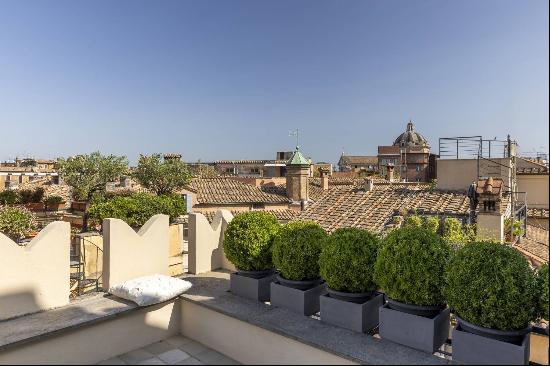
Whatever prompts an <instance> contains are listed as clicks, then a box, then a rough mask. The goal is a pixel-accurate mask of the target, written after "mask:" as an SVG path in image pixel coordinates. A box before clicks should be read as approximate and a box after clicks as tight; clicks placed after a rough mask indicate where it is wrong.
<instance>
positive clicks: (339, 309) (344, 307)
mask: <svg viewBox="0 0 550 366" xmlns="http://www.w3.org/2000/svg"><path fill="white" fill-rule="evenodd" d="M382 305H384V294H378V295H376V296H375V297H373V298H372V299H370V300H369V301H367V302H365V303H363V304H355V303H352V302H348V301H343V300H338V299H335V298H332V297H330V296H328V295H323V296H321V321H322V322H324V323H327V324H332V325H336V326H338V327H342V328H346V329H351V330H354V331H356V332H361V333H366V332H369V331H371V330H372V329H374V328H376V327H377V326H378V314H379V313H378V308H380V306H382Z"/></svg>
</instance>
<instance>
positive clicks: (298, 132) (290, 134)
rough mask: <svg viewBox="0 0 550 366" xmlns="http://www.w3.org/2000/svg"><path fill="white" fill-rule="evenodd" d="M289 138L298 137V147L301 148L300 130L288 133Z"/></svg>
mask: <svg viewBox="0 0 550 366" xmlns="http://www.w3.org/2000/svg"><path fill="white" fill-rule="evenodd" d="M288 136H294V137H296V147H299V146H300V144H299V141H300V140H299V138H300V130H299V129H295V130H291V131H289V133H288Z"/></svg>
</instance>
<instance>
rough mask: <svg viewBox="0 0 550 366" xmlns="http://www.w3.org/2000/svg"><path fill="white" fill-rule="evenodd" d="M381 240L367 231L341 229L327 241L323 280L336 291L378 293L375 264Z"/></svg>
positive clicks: (324, 246) (325, 244)
mask: <svg viewBox="0 0 550 366" xmlns="http://www.w3.org/2000/svg"><path fill="white" fill-rule="evenodd" d="M377 252H378V238H377V237H376V236H374V235H373V234H371V233H369V232H368V231H366V230H361V229H356V228H345V229H337V230H336V231H334V232H333V233H332V234H331V235H330V236H329V237H328V238H327V239H326V240H325V242H324V244H323V248H322V250H321V256H320V257H319V268H320V273H321V277H322V278H323V279H324V280H325V281H326V282H327V284H328V286H329V287H330V288H331V289H333V290H336V291H342V292H352V293H362V292H368V291H374V290H376V284H375V283H374V280H373V276H374V263H375V262H376V255H377Z"/></svg>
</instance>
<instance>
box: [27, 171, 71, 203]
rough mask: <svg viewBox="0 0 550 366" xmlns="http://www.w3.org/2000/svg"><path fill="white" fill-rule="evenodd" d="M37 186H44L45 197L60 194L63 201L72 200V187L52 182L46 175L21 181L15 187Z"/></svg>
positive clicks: (31, 187)
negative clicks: (24, 181)
mask: <svg viewBox="0 0 550 366" xmlns="http://www.w3.org/2000/svg"><path fill="white" fill-rule="evenodd" d="M38 187H42V188H44V196H45V197H49V196H60V197H62V198H63V200H64V201H65V202H70V201H71V200H72V192H73V189H72V187H70V186H68V185H66V184H53V183H52V182H51V180H50V178H47V177H44V178H40V179H34V180H32V181H30V182H26V183H21V184H19V185H18V186H17V189H19V190H21V189H35V188H38Z"/></svg>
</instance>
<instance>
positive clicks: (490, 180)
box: [485, 177, 493, 193]
mask: <svg viewBox="0 0 550 366" xmlns="http://www.w3.org/2000/svg"><path fill="white" fill-rule="evenodd" d="M485 192H487V193H493V177H489V178H487V181H486V182H485Z"/></svg>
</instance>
